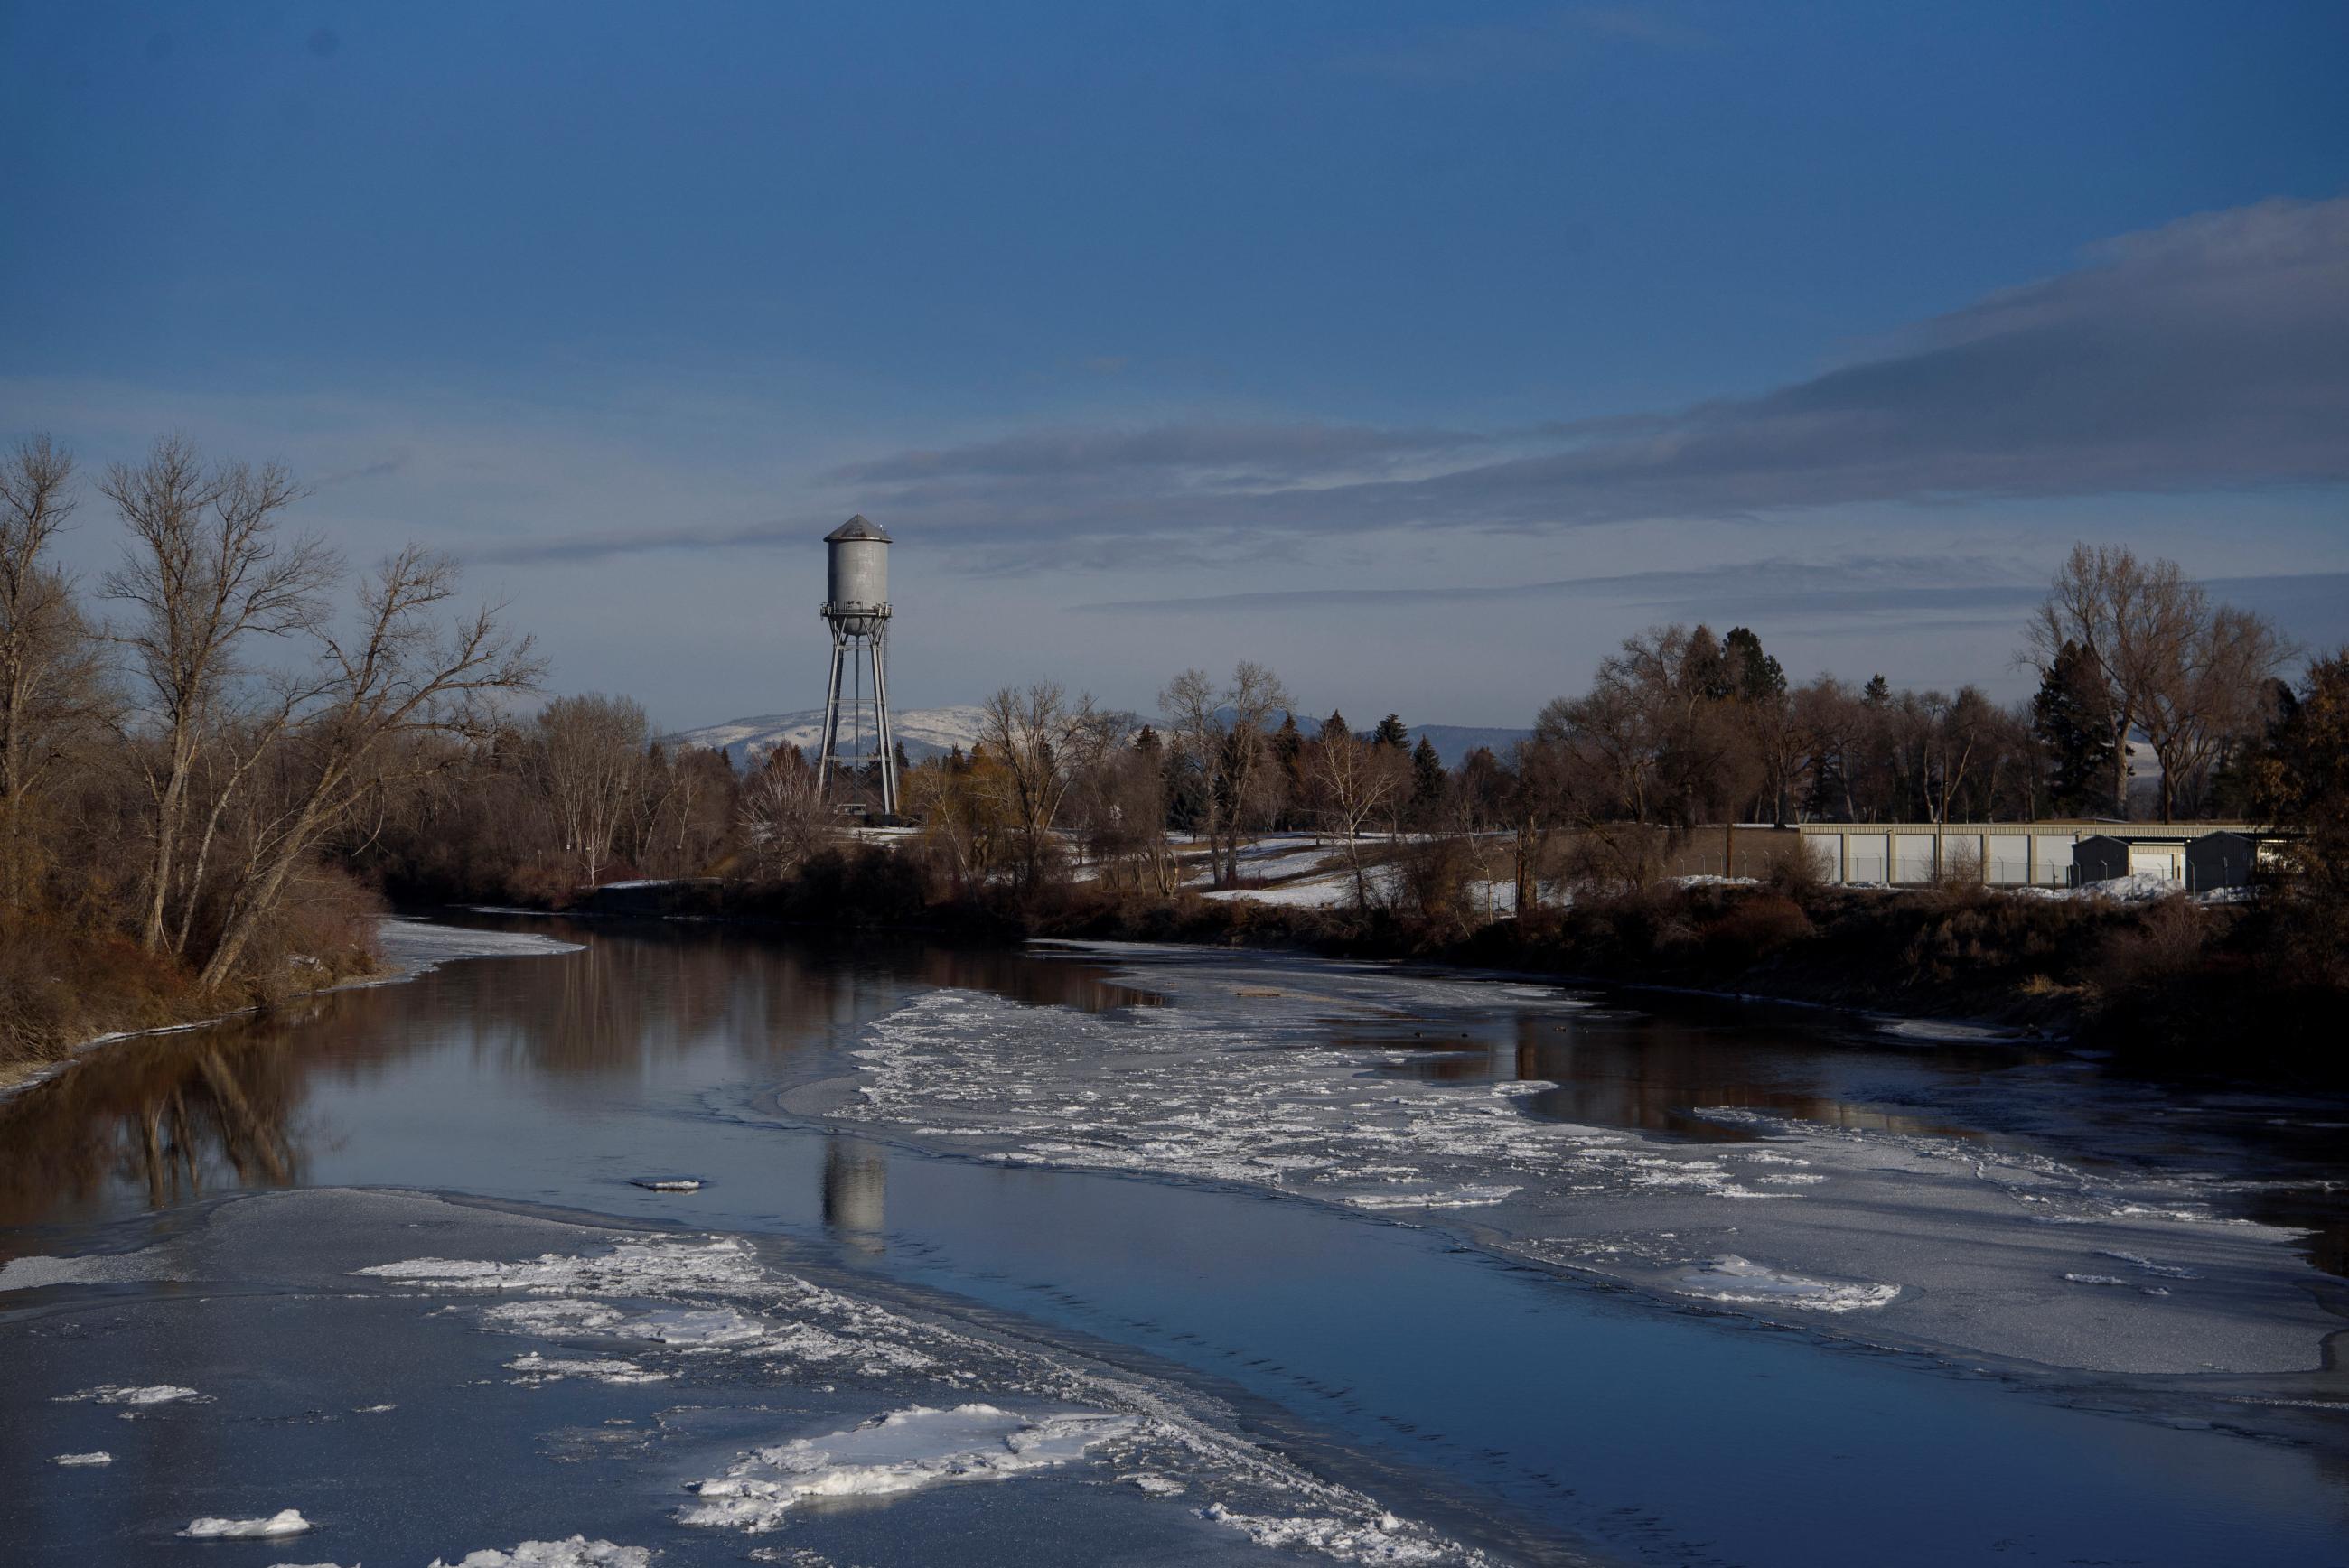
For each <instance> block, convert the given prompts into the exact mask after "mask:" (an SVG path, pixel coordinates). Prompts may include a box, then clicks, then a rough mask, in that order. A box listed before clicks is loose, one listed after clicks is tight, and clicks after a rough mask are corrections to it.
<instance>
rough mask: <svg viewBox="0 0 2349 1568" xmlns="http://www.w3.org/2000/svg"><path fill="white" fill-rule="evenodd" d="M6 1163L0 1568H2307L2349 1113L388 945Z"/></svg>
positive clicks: (715, 969) (1206, 985)
mask: <svg viewBox="0 0 2349 1568" xmlns="http://www.w3.org/2000/svg"><path fill="white" fill-rule="evenodd" d="M388 945H389V946H390V947H391V949H392V950H393V951H394V952H395V954H398V955H400V956H401V957H402V958H403V959H404V961H405V962H406V963H408V964H409V965H410V966H412V967H414V968H416V969H418V970H419V971H420V972H419V973H418V974H417V975H416V976H415V977H414V978H412V979H409V980H407V981H405V982H401V983H395V984H387V985H378V986H373V987H367V988H362V989H354V990H347V991H343V992H339V993H336V994H333V995H327V996H325V997H322V998H319V999H317V1001H316V1003H315V1004H312V1005H310V1006H306V1007H305V1008H304V1009H302V1010H301V1011H299V1012H298V1013H296V1014H294V1015H288V1016H272V1017H268V1018H263V1019H244V1020H238V1021H232V1022H229V1023H226V1024H222V1025H219V1026H212V1027H208V1028H203V1029H198V1030H191V1031H187V1032H183V1033H179V1034H171V1035H161V1036H154V1037H143V1038H138V1039H129V1040H122V1041H118V1042H114V1043H112V1044H109V1045H107V1046H104V1047H98V1048H97V1049H94V1050H92V1051H90V1052H88V1053H87V1054H85V1055H84V1056H83V1057H80V1058H78V1060H77V1061H76V1062H75V1063H74V1064H73V1065H72V1066H71V1067H69V1068H67V1069H66V1070H64V1071H62V1072H60V1073H58V1074H57V1075H55V1076H53V1077H51V1078H47V1079H46V1080H45V1081H42V1082H39V1083H37V1084H35V1085H34V1086H32V1087H31V1088H26V1089H24V1090H22V1091H20V1092H18V1093H16V1094H15V1095H14V1096H12V1097H11V1098H9V1099H5V1100H0V1561H5V1562H7V1563H74V1564H114V1563H126V1564H127V1563H183V1562H184V1563H211V1564H231V1565H236V1568H243V1565H245V1564H252V1565H254V1568H269V1565H272V1564H280V1563H301V1564H310V1563H336V1564H340V1565H341V1568H355V1565H357V1564H359V1563H367V1564H373V1565H377V1568H385V1565H390V1564H407V1563H413V1564H415V1565H417V1568H423V1565H425V1564H427V1563H434V1562H436V1561H437V1562H440V1563H448V1564H450V1565H452V1568H453V1565H455V1564H458V1563H470V1564H471V1568H507V1565H508V1564H519V1563H530V1564H537V1565H541V1568H564V1565H580V1564H594V1565H601V1568H644V1565H646V1564H649V1563H659V1564H679V1563H741V1562H745V1561H750V1562H764V1563H799V1564H802V1565H805V1568H819V1565H822V1564H838V1565H841V1568H846V1565H848V1564H868V1565H880V1564H933V1563H1010V1564H1027V1563H1038V1564H1044V1563H1070V1564H1078V1563H1283V1562H1287V1563H1740V1564H1785V1565H1787V1568H1795V1565H1801V1568H1819V1565H1835V1564H1886V1563H1918V1564H1938V1563H2180V1564H2202V1563H2210V1564H2235V1563H2244V1564H2249V1563H2259V1564H2270V1563H2272V1564H2299V1563H2349V1373H2344V1371H2343V1370H2342V1369H2341V1368H2340V1367H2339V1366H2338V1365H2337V1359H2338V1358H2337V1354H2336V1352H2337V1350H2338V1348H2339V1346H2340V1345H2341V1344H2342V1343H2343V1342H2342V1341H2340V1340H2339V1339H2338V1338H2337V1336H2338V1335H2339V1334H2340V1333H2341V1331H2342V1330H2343V1329H2344V1327H2349V1281H2344V1278H2343V1277H2342V1276H2343V1274H2344V1272H2349V1105H2344V1104H2343V1103H2341V1102H2338V1101H2322V1100H2315V1099H2298V1098H2293V1097H2289V1096H2283V1095H2279V1094H2274V1093H2268V1092H2261V1091H2253V1090H2249V1089H2243V1088H2227V1087H2223V1086H2217V1085H2212V1084H2199V1085H2178V1084H2164V1083H2154V1082H2147V1081H2144V1080H2142V1079H2137V1078H2128V1077H2125V1076H2123V1075H2120V1074H2117V1073H2115V1072H2112V1071H2109V1070H2107V1069H2106V1068H2104V1067H2103V1066H2101V1065H2100V1064H2098V1063H2096V1062H2094V1061H2088V1060H2084V1059H2081V1058H2078V1057H2072V1056H2067V1055H2065V1054H2064V1053H2061V1052H2058V1051H2054V1050H2050V1049H2044V1048H2039V1047H2033V1046H2030V1045H2028V1044H2024V1043H2019V1042H2002V1041H1998V1040H1993V1039H1988V1038H1983V1037H1980V1036H1979V1035H1978V1034H1975V1033H1972V1032H1969V1031H1962V1030H1950V1031H1939V1032H1937V1031H1934V1030H1931V1029H1925V1028H1919V1027H1916V1026H1908V1027H1903V1028H1894V1027H1889V1026H1878V1025H1875V1024H1871V1023H1870V1022H1868V1021H1867V1020H1863V1019H1856V1018H1852V1017H1848V1016H1841V1015H1835V1014H1828V1013H1823V1012H1812V1011H1804V1010H1797V1009H1792V1008H1784V1007H1775V1008H1773V1007H1762V1006H1739V1005H1734V1004H1729V1003H1724V1002H1708V1001H1700V1000H1696V999H1688V998H1671V997H1659V996H1656V995H1644V994H1640V993H1633V992H1610V991H1600V990H1589V989H1579V988H1578V989H1568V988H1561V987H1558V986H1555V985H1543V984H1535V983H1531V982H1522V981H1511V980H1506V979H1496V978H1491V977H1482V976H1471V975H1456V974H1448V973H1441V972H1428V971H1417V970H1411V969H1405V968H1397V967H1393V966H1388V965H1344V964H1334V963H1324V962H1318V961H1314V960H1309V959H1304V958H1296V957H1283V956H1276V955H1268V954H1242V953H1234V952H1226V951H1206V950H1195V949H1175V948H1158V947H1127V946H1114V947H1112V946H1087V947H1057V948H1050V947H1044V948H1033V949H1030V950H1026V951H1020V952H1002V951H995V952H987V951H970V950H957V949H945V948H936V947H927V946H921V945H897V944H879V945H874V944H865V945H854V946H851V945H839V944H812V943H810V942H807V941H803V940H799V939H794V938H787V937H783V936H780V935H776V934H771V933H761V932H757V931H750V930H742V929H734V928H723V927H717V926H708V925H695V924H682V923H668V924H656V923H631V922H605V921H595V922H585V921H583V922H562V921H550V920H539V919H529V918H521V917H504V916H490V915H456V916H451V917H450V918H449V919H448V920H446V921H442V922H437V923H422V922H402V923H396V924H395V925H394V927H393V928H392V930H391V931H390V933H389V935H388Z"/></svg>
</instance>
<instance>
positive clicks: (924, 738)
mask: <svg viewBox="0 0 2349 1568" xmlns="http://www.w3.org/2000/svg"><path fill="white" fill-rule="evenodd" d="M986 717H987V715H986V712H985V710H984V709H981V708H978V707H972V706H970V705H968V704H965V705H963V706H961V707H916V708H908V709H906V710H905V712H903V713H893V714H891V715H890V716H889V719H890V724H891V727H893V728H894V729H895V731H896V734H897V740H898V743H899V744H900V745H902V746H904V747H905V756H906V758H908V759H909V760H912V761H915V762H919V761H921V760H922V759H923V758H926V757H940V756H943V755H945V754H946V753H947V752H948V751H951V750H952V749H954V748H956V747H957V746H959V747H961V748H963V749H964V750H965V751H968V750H969V749H970V747H971V742H973V741H975V740H977V739H978V733H979V726H980V724H981V723H983V722H984V721H985V719H986ZM822 739H823V709H822V708H820V707H809V708H802V709H801V710H800V711H799V712H797V713H764V714H760V715H758V716H757V717H752V718H736V719H730V720H728V721H727V722H726V723H724V724H706V725H704V726H702V727H700V728H699V729H684V730H679V731H678V733H677V734H675V735H664V736H662V737H661V744H662V745H663V746H667V747H670V748H676V747H680V746H706V747H709V748H711V749H713V750H718V751H723V752H724V753H726V756H727V759H728V760H729V761H730V762H732V763H733V764H734V766H735V767H737V768H752V767H756V766H757V765H758V764H759V763H760V762H761V761H762V760H764V759H765V758H766V756H767V753H769V752H771V751H772V750H773V749H774V748H776V747H778V746H796V747H798V748H800V749H801V750H802V751H803V752H807V753H810V754H812V753H813V752H814V750H815V748H816V746H817V745H818V743H819V742H820V741H821V740H822Z"/></svg>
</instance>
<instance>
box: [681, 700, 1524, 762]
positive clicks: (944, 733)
mask: <svg viewBox="0 0 2349 1568" xmlns="http://www.w3.org/2000/svg"><path fill="white" fill-rule="evenodd" d="M891 717H892V718H893V719H894V720H895V725H896V730H897V738H898V740H899V741H901V742H902V743H903V744H904V745H905V757H906V758H907V760H909V761H914V762H919V761H921V760H922V759H923V758H927V757H942V756H944V755H945V754H946V753H947V752H948V751H951V750H952V749H954V748H956V747H957V746H959V747H961V748H963V749H964V750H965V751H968V750H969V749H970V748H971V746H972V745H973V744H974V743H975V742H976V741H977V740H978V738H979V735H980V733H981V732H982V727H983V726H984V725H985V724H986V722H987V710H986V709H985V708H982V707H978V706H977V705H976V704H973V703H960V704H957V705H956V706H955V707H916V708H907V709H906V710H905V711H904V712H902V713H898V714H894V715H892V716H891ZM1298 723H1299V726H1300V727H1304V728H1305V729H1306V731H1307V733H1309V734H1310V733H1311V732H1312V728H1313V725H1314V721H1313V720H1312V719H1311V718H1310V717H1308V716H1303V715H1300V716H1299V718H1298ZM1363 733H1364V734H1368V733H1369V732H1368V731H1364V732H1363ZM1532 733H1533V732H1532V731H1531V730H1529V729H1503V728H1493V727H1484V726H1475V725H1456V724H1418V725H1413V726H1412V727H1411V737H1412V738H1413V740H1414V741H1416V740H1418V739H1419V738H1421V737H1423V736H1424V737H1426V738H1427V739H1428V740H1429V741H1431V742H1432V743H1433V745H1434V747H1435V752H1436V755H1437V756H1438V757H1440V758H1443V759H1444V766H1445V767H1446V768H1457V767H1459V766H1460V764H1461V763H1462V762H1463V761H1464V760H1465V759H1466V758H1467V756H1468V754H1469V753H1470V752H1471V751H1474V750H1475V749H1476V748H1478V747H1480V746H1481V747H1489V748H1492V750H1493V751H1494V752H1495V754H1496V755H1498V756H1502V757H1506V756H1507V755H1508V750H1509V748H1510V747H1511V746H1512V745H1513V744H1515V743H1516V742H1517V741H1519V740H1522V739H1524V738H1526V737H1527V736H1529V735H1531V734H1532ZM822 737H823V709H822V708H820V707H809V708H802V709H800V710H799V711H798V712H796V713H766V714H758V715H755V716H753V717H749V718H734V719H729V720H727V721H726V722H725V723H723V724H705V725H703V726H702V727H699V728H698V729H683V730H679V731H678V732H677V733H676V734H674V735H664V736H662V737H661V738H660V740H661V744H662V745H663V746H667V747H669V748H678V747H681V746H698V747H709V748H711V749H713V750H719V751H723V752H725V753H726V757H727V759H728V760H729V761H730V762H732V763H733V764H734V766H735V767H737V768H752V767H756V766H757V765H758V764H759V763H760V762H761V760H763V759H764V758H766V756H767V754H768V753H769V752H771V751H772V750H774V748H776V747H778V746H781V745H785V744H789V745H792V746H796V747H798V748H800V749H801V750H802V751H804V752H808V753H811V754H812V753H813V751H814V749H815V748H816V744H817V742H818V741H819V740H820V739H821V738H822Z"/></svg>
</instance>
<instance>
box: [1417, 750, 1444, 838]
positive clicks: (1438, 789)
mask: <svg viewBox="0 0 2349 1568" xmlns="http://www.w3.org/2000/svg"><path fill="white" fill-rule="evenodd" d="M1445 777H1446V775H1445V774H1444V758H1441V757H1438V756H1437V755H1436V754H1435V743H1434V742H1433V741H1432V740H1430V739H1428V738H1427V737H1425V736H1421V737H1420V738H1419V744H1418V745H1417V746H1415V747H1413V748H1412V752H1411V812H1412V815H1413V817H1414V818H1416V819H1418V820H1421V821H1426V820H1428V819H1429V818H1430V817H1431V816H1433V813H1434V811H1435V810H1436V808H1437V807H1439V806H1441V805H1442V804H1443V803H1444V779H1445Z"/></svg>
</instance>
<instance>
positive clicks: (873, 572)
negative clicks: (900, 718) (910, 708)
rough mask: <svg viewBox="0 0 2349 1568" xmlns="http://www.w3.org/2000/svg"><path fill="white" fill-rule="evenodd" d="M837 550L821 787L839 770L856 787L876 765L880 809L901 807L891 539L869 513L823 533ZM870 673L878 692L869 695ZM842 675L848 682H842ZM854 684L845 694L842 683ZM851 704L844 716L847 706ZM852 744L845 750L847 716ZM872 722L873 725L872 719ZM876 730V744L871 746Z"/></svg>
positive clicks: (825, 789) (827, 611)
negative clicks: (893, 710)
mask: <svg viewBox="0 0 2349 1568" xmlns="http://www.w3.org/2000/svg"><path fill="white" fill-rule="evenodd" d="M823 542H824V543H825V544H827V545H829V546H830V547H831V549H832V573H831V589H832V592H831V594H830V596H829V597H827V598H826V599H825V600H824V602H823V618H824V620H825V621H827V622H829V623H830V624H831V626H832V681H831V684H830V685H829V686H827V687H826V688H825V691H824V698H823V754H822V755H821V756H820V757H819V758H817V759H816V789H817V792H818V793H819V794H824V795H829V794H830V792H831V786H832V776H833V773H834V772H835V771H837V772H839V773H841V774H842V775H843V776H844V777H845V778H846V779H849V780H850V783H851V787H852V788H854V785H855V783H856V782H857V781H859V780H862V779H864V778H865V777H866V772H867V769H871V770H872V772H873V774H874V777H876V778H877V779H878V780H879V782H880V786H881V791H880V792H881V810H882V811H883V812H884V813H885V814H886V815H889V816H895V815H896V811H897V746H896V737H895V735H893V734H891V733H890V730H889V665H888V659H887V656H886V655H887V652H888V645H889V536H888V534H887V533H885V532H884V531H882V529H881V527H880V526H879V525H878V524H877V523H872V522H867V521H865V520H864V514H862V513H859V514H858V515H856V516H854V517H852V518H850V519H849V520H848V521H846V522H843V523H842V524H841V525H840V526H839V527H838V528H835V529H833V531H831V532H830V533H827V534H825V535H824V536H823ZM868 675H869V676H870V680H871V694H870V695H869V696H868V695H867V694H866V679H867V676H868ZM843 676H845V677H846V679H845V681H844V682H843ZM843 684H844V685H845V686H847V688H848V689H847V691H846V693H845V694H843V692H842V690H841V687H842V686H843ZM843 707H844V708H845V709H846V712H845V714H844V715H843V711H842V710H843ZM843 717H846V718H847V720H848V731H849V733H848V748H847V749H846V750H844V751H843V749H841V744H840V743H841V734H840V727H841V719H842V718H843ZM868 720H869V721H870V723H869V726H868V722H867V721H868ZM868 732H869V733H870V735H871V736H872V739H873V749H872V751H871V752H869V753H868V752H867V751H866V750H865V749H864V741H865V737H866V735H867V734H868Z"/></svg>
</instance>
